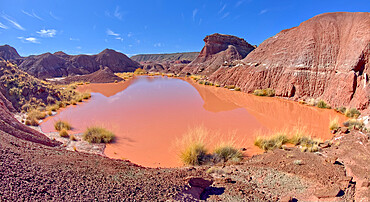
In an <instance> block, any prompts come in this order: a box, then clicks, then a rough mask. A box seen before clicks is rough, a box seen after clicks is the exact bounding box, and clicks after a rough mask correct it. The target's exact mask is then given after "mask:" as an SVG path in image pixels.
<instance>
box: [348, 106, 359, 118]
mask: <svg viewBox="0 0 370 202" xmlns="http://www.w3.org/2000/svg"><path fill="white" fill-rule="evenodd" d="M344 115H345V116H346V117H349V118H358V117H359V116H360V115H361V113H360V112H359V111H358V110H357V109H356V108H351V109H346V111H345V112H344Z"/></svg>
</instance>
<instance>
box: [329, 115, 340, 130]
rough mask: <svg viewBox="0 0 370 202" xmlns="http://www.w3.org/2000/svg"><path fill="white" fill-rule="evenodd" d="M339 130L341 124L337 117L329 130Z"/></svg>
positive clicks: (332, 121) (330, 124) (331, 122)
mask: <svg viewBox="0 0 370 202" xmlns="http://www.w3.org/2000/svg"><path fill="white" fill-rule="evenodd" d="M338 128H339V122H338V117H335V118H334V119H333V120H331V121H330V123H329V129H330V130H337V129H338Z"/></svg>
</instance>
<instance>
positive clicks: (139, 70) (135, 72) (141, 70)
mask: <svg viewBox="0 0 370 202" xmlns="http://www.w3.org/2000/svg"><path fill="white" fill-rule="evenodd" d="M146 73H147V72H146V71H145V70H143V69H141V68H137V69H136V70H135V71H134V74H135V75H143V74H146Z"/></svg>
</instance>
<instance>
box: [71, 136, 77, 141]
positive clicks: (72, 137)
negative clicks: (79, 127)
mask: <svg viewBox="0 0 370 202" xmlns="http://www.w3.org/2000/svg"><path fill="white" fill-rule="evenodd" d="M69 139H70V140H72V141H77V138H76V136H74V135H70V136H69Z"/></svg>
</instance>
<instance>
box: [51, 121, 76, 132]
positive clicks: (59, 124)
mask: <svg viewBox="0 0 370 202" xmlns="http://www.w3.org/2000/svg"><path fill="white" fill-rule="evenodd" d="M54 128H55V130H57V131H61V130H63V129H64V130H71V128H72V127H71V124H69V123H68V122H67V121H62V120H59V121H57V122H55V123H54Z"/></svg>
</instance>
